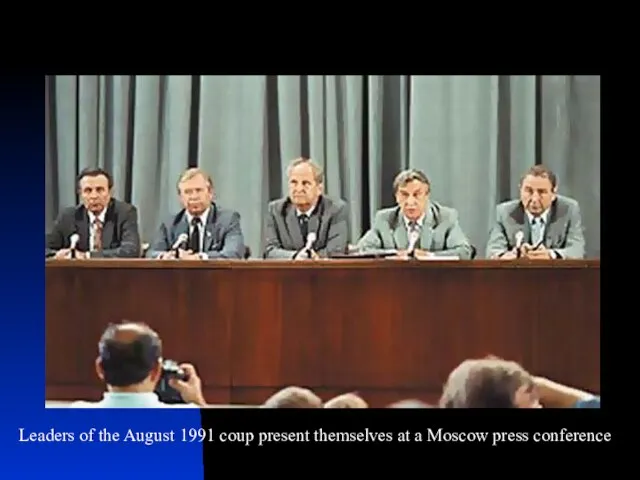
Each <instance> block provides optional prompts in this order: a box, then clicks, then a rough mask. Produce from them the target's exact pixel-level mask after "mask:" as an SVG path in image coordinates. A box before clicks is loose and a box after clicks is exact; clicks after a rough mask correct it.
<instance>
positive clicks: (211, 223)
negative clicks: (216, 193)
mask: <svg viewBox="0 0 640 480" xmlns="http://www.w3.org/2000/svg"><path fill="white" fill-rule="evenodd" d="M215 229H216V206H215V205H214V204H211V208H210V210H209V215H207V223H206V224H205V226H204V241H203V242H202V249H203V251H205V252H207V251H209V250H212V249H213V244H214V243H215V240H216V238H217V235H216V234H215V233H216V232H215Z"/></svg>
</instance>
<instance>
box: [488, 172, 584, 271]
mask: <svg viewBox="0 0 640 480" xmlns="http://www.w3.org/2000/svg"><path fill="white" fill-rule="evenodd" d="M557 192H558V180H557V178H556V176H555V174H554V173H553V172H552V171H551V170H549V169H548V168H546V167H544V166H542V165H536V166H534V167H532V168H531V169H529V171H528V172H527V173H525V175H524V177H523V178H522V181H521V184H520V199H519V200H509V201H507V202H503V203H501V204H500V205H498V206H497V207H496V220H495V223H494V225H493V227H492V229H491V232H490V233H489V241H488V242H487V252H486V255H487V258H500V259H502V260H510V259H514V258H518V257H526V258H529V259H533V260H535V259H538V260H545V259H562V258H566V259H582V258H584V256H585V243H586V242H585V238H584V231H583V227H582V217H581V215H580V205H579V204H578V202H577V201H576V200H574V199H572V198H569V197H565V196H561V195H558V194H557Z"/></svg>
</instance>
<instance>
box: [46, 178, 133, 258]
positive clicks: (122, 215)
mask: <svg viewBox="0 0 640 480" xmlns="http://www.w3.org/2000/svg"><path fill="white" fill-rule="evenodd" d="M77 187H78V193H79V195H80V199H81V200H82V203H81V204H80V205H77V206H73V207H68V208H65V209H64V210H62V212H61V213H60V215H59V216H58V218H57V219H56V221H55V223H54V225H53V228H52V229H51V231H50V232H48V233H47V245H46V248H45V257H53V258H71V237H72V235H74V234H76V235H77V236H78V240H77V243H76V245H75V256H76V258H82V259H86V258H135V257H139V256H140V248H141V244H140V233H139V228H138V211H137V209H136V207H134V206H133V205H130V204H128V203H126V202H123V201H121V200H117V199H115V198H113V197H112V196H111V195H112V190H113V180H112V178H111V175H110V174H109V173H108V172H106V171H105V170H103V169H101V168H87V169H84V170H83V171H82V172H80V175H78V179H77Z"/></svg>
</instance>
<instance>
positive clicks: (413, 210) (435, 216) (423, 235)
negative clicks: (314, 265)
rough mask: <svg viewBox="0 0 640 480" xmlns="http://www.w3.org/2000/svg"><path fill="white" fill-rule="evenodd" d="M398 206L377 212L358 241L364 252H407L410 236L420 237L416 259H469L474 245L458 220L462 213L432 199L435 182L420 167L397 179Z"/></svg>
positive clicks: (416, 249) (401, 253)
mask: <svg viewBox="0 0 640 480" xmlns="http://www.w3.org/2000/svg"><path fill="white" fill-rule="evenodd" d="M393 190H394V192H395V196H396V202H397V203H398V205H397V206H396V207H391V208H384V209H382V210H379V211H378V212H377V213H376V216H375V218H374V220H373V226H372V227H371V229H369V230H368V231H367V232H366V233H365V234H364V235H363V237H362V238H361V239H360V240H359V241H358V244H357V248H358V250H360V251H363V252H366V251H372V252H375V251H380V250H396V251H397V254H398V255H399V256H401V257H404V256H406V255H407V253H408V252H407V249H408V248H409V246H410V245H409V238H410V237H411V236H414V235H415V237H416V238H417V241H416V243H415V244H414V247H415V250H414V251H413V253H414V254H415V256H416V258H426V257H438V256H457V257H458V258H460V259H462V260H469V259H471V258H473V256H474V248H473V246H472V245H471V244H470V243H469V240H468V239H467V236H466V235H465V233H464V232H463V231H462V228H461V227H460V223H459V222H458V212H457V210H456V209H454V208H451V207H445V206H444V205H441V204H439V203H437V202H434V201H432V200H430V199H429V194H430V192H431V183H430V182H429V179H428V178H427V176H426V175H425V174H424V173H423V172H421V171H420V170H415V169H409V170H405V171H403V172H400V173H399V174H398V175H397V176H396V178H395V180H394V182H393Z"/></svg>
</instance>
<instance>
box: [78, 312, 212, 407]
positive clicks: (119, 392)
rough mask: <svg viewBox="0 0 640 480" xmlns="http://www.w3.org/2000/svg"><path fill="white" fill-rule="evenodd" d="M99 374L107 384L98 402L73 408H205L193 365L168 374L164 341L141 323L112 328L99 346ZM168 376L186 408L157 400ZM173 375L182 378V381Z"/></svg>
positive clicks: (97, 368)
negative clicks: (160, 388)
mask: <svg viewBox="0 0 640 480" xmlns="http://www.w3.org/2000/svg"><path fill="white" fill-rule="evenodd" d="M98 351H99V354H98V358H97V359H96V372H97V373H98V377H100V379H101V380H102V381H104V382H105V383H106V384H107V391H106V392H105V393H104V395H103V398H102V400H100V401H99V402H85V401H77V402H74V403H72V404H71V406H70V407H71V408H173V407H197V406H200V407H204V406H206V402H205V401H204V397H203V395H202V385H201V382H200V378H199V377H198V375H197V373H196V371H195V368H194V367H193V365H189V364H182V365H180V366H179V367H180V368H178V369H176V370H177V371H165V370H164V369H163V359H162V341H161V340H160V337H159V336H158V334H157V333H156V332H154V331H153V330H152V329H151V328H149V327H148V326H146V325H143V324H139V323H122V324H120V325H111V326H109V327H108V328H107V329H106V331H105V332H104V333H103V335H102V338H101V339H100V343H99V344H98ZM163 375H164V376H165V378H166V377H167V376H168V375H169V376H170V378H169V379H168V384H169V385H170V386H171V387H172V388H174V389H175V390H176V391H177V392H178V393H179V394H180V396H181V397H182V400H184V402H185V403H186V405H185V404H177V405H174V404H168V403H165V402H163V401H161V399H160V398H159V397H158V394H157V393H156V387H157V385H158V382H160V381H161V380H162V379H163ZM174 375H177V376H178V377H182V378H183V379H182V380H180V379H178V378H175V377H174Z"/></svg>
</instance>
